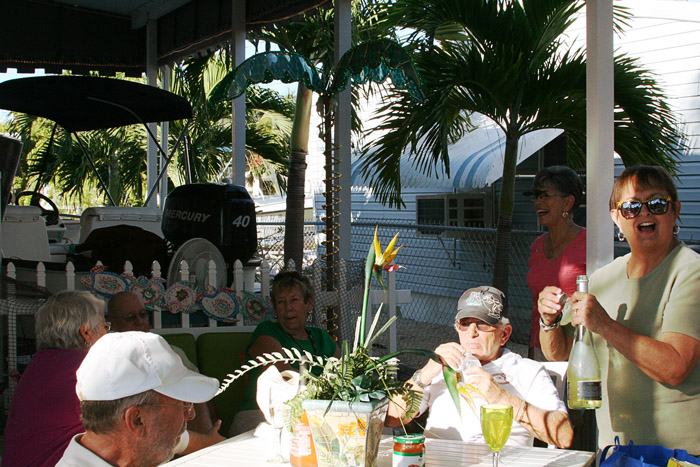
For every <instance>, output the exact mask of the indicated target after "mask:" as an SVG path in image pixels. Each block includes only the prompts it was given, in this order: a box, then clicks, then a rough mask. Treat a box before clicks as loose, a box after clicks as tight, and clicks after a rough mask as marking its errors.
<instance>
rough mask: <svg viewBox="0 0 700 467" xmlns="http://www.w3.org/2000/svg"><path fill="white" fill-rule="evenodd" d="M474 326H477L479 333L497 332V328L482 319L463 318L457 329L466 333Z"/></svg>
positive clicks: (458, 322)
mask: <svg viewBox="0 0 700 467" xmlns="http://www.w3.org/2000/svg"><path fill="white" fill-rule="evenodd" d="M472 324H475V325H476V329H477V330H478V331H479V332H493V331H495V330H496V326H494V325H492V324H488V323H484V322H483V321H481V320H480V319H475V318H462V319H460V320H459V321H457V327H458V328H459V330H460V331H466V330H467V329H469V326H471V325H472Z"/></svg>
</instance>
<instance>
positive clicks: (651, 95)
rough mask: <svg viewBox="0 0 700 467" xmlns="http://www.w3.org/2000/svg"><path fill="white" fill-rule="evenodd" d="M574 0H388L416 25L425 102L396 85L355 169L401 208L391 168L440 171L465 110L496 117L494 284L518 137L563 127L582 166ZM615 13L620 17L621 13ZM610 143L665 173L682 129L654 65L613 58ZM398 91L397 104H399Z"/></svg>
mask: <svg viewBox="0 0 700 467" xmlns="http://www.w3.org/2000/svg"><path fill="white" fill-rule="evenodd" d="M583 4H584V3H583V1H580V0H470V1H466V2H465V1H463V0H431V1H428V2H426V1H425V0H397V1H396V2H394V3H392V4H390V5H389V7H388V8H389V9H390V18H391V20H392V21H393V22H394V24H396V25H398V26H401V27H405V28H409V30H411V31H413V33H412V34H411V35H410V36H409V37H408V39H407V44H406V46H407V47H412V48H413V49H414V52H413V57H414V60H415V63H416V66H417V67H418V70H419V72H420V73H421V75H422V76H423V79H424V90H425V92H426V94H427V101H426V102H425V103H423V104H418V103H416V102H415V101H413V100H411V99H409V98H407V96H406V95H405V93H400V94H399V95H398V96H394V97H393V99H392V100H391V101H389V102H388V103H386V104H385V105H384V106H383V107H382V108H381V109H380V111H379V113H378V115H380V116H381V118H382V119H383V120H382V121H383V123H382V124H381V125H380V126H379V129H380V130H387V131H386V133H385V135H384V136H383V137H381V138H380V139H378V140H377V141H376V142H375V143H374V144H373V146H372V147H371V148H369V150H368V151H367V153H366V155H365V157H363V160H362V165H361V172H362V174H363V175H364V176H365V177H367V178H368V179H369V180H370V185H371V186H373V187H374V189H375V190H376V191H377V192H378V193H379V198H380V200H381V201H382V202H384V203H388V204H390V205H401V204H402V201H401V183H400V173H399V171H397V170H396V167H398V166H399V160H400V158H401V154H402V153H403V152H404V151H405V150H407V149H409V150H410V151H411V155H412V157H413V164H415V165H416V166H418V167H421V168H423V169H424V171H425V173H426V174H428V175H432V173H433V172H432V171H433V170H435V169H436V168H438V167H440V166H442V167H444V168H445V171H446V173H447V174H448V175H449V154H448V145H449V144H450V143H452V142H454V141H455V140H456V139H458V138H460V137H462V136H463V135H465V134H466V133H467V132H468V131H469V130H470V115H471V114H473V113H480V114H483V115H485V116H486V117H488V118H489V119H491V120H492V121H493V122H495V123H496V124H497V125H498V126H499V127H500V128H501V130H502V131H503V133H504V134H505V137H506V145H505V157H504V166H503V178H502V187H501V194H500V200H499V216H498V234H497V241H496V258H495V264H494V276H493V283H494V285H495V286H496V287H498V288H500V289H501V290H504V291H506V292H507V287H508V269H509V264H510V252H511V244H510V234H511V230H512V214H513V207H514V198H515V173H516V161H517V154H518V140H519V139H520V138H521V137H522V136H524V135H526V134H527V133H530V132H533V131H536V130H539V129H544V128H559V129H563V130H565V134H566V138H567V158H568V160H569V163H570V165H573V166H579V167H580V166H582V165H583V161H584V160H585V137H586V122H585V115H586V85H585V79H586V62H585V55H584V52H583V51H581V50H575V51H574V50H569V49H568V47H567V46H566V44H565V42H564V36H563V34H564V32H565V31H566V29H567V28H568V27H569V26H570V25H571V23H572V22H573V21H574V19H575V17H576V15H577V14H578V12H579V10H580V9H581V7H582V6H583ZM619 15H620V13H619V12H618V19H620V16H619ZM614 79H615V150H616V152H617V153H618V154H620V156H621V157H622V159H623V161H624V162H625V164H631V163H653V164H659V165H662V166H665V167H666V168H668V169H670V170H671V171H674V169H675V167H676V165H677V157H678V154H679V153H680V151H679V141H680V139H681V138H680V135H679V134H678V132H677V131H676V129H675V128H677V127H676V124H675V123H676V119H675V117H674V115H673V114H672V113H671V111H670V110H669V108H668V106H667V104H666V103H665V101H664V96H663V95H662V94H661V92H660V91H659V90H658V86H657V84H656V81H655V80H654V79H653V78H652V77H651V74H650V73H648V72H647V71H645V70H643V69H642V68H640V67H639V65H638V64H637V62H636V61H635V60H633V59H631V58H628V57H623V56H619V57H616V59H615V67H614ZM397 99H398V102H397Z"/></svg>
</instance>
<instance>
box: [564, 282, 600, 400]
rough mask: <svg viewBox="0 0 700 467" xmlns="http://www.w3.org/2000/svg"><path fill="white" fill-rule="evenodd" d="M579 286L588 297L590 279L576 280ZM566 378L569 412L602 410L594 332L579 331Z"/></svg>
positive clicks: (584, 329) (582, 328)
mask: <svg viewBox="0 0 700 467" xmlns="http://www.w3.org/2000/svg"><path fill="white" fill-rule="evenodd" d="M576 286H577V288H578V291H579V292H586V293H587V292H588V277H586V276H578V277H576ZM566 378H567V383H566V394H567V397H566V398H567V404H568V405H569V408H570V409H597V408H600V406H601V404H602V400H603V393H602V388H601V385H600V365H599V364H598V356H597V355H596V353H595V347H594V344H593V337H592V335H591V332H590V331H588V330H587V329H586V328H585V326H584V325H583V324H581V325H579V326H578V327H577V328H576V336H575V337H574V343H573V346H572V347H571V355H569V366H568V368H567V370H566Z"/></svg>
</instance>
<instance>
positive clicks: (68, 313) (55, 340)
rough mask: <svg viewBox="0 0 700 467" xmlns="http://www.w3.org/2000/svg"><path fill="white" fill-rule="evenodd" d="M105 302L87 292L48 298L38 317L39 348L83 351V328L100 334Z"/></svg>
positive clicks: (59, 293) (37, 340)
mask: <svg viewBox="0 0 700 467" xmlns="http://www.w3.org/2000/svg"><path fill="white" fill-rule="evenodd" d="M104 308H105V305H104V302H103V301H102V300H100V299H99V298H97V297H95V296H94V295H92V294H91V293H90V292H87V291H75V290H66V291H63V292H58V293H57V294H55V295H53V296H51V297H49V299H48V300H47V301H46V303H44V304H43V305H42V306H41V307H40V308H39V310H38V311H37V315H36V346H37V349H38V350H45V349H82V348H85V339H84V338H83V336H82V335H81V334H80V327H81V326H83V325H84V326H85V327H86V328H87V329H90V330H91V331H97V329H98V327H99V326H100V325H101V323H102V320H103V317H104Z"/></svg>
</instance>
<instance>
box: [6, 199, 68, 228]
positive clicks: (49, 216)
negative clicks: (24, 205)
mask: <svg viewBox="0 0 700 467" xmlns="http://www.w3.org/2000/svg"><path fill="white" fill-rule="evenodd" d="M25 196H31V197H32V200H31V201H30V202H29V205H30V206H36V207H38V208H39V209H41V215H42V216H43V217H44V220H45V221H46V225H47V226H49V225H56V224H58V221H59V214H58V206H56V203H54V202H53V201H51V198H49V197H48V196H46V195H43V194H41V193H39V192H38V191H23V192H21V193H18V194H17V195H16V196H15V204H19V200H20V199H21V198H24V197H25ZM39 201H46V203H47V204H48V205H49V206H50V207H51V209H46V208H44V207H43V206H41V205H40V204H39Z"/></svg>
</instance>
